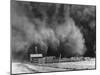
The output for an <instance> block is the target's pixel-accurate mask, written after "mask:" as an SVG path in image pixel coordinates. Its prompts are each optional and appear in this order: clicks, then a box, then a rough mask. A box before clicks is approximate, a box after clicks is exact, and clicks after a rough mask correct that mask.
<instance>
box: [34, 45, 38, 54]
mask: <svg viewBox="0 0 100 75" xmlns="http://www.w3.org/2000/svg"><path fill="white" fill-rule="evenodd" d="M35 52H36V54H38V51H37V46H35Z"/></svg>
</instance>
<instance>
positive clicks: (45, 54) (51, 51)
mask: <svg viewBox="0 0 100 75" xmlns="http://www.w3.org/2000/svg"><path fill="white" fill-rule="evenodd" d="M10 9H11V10H10V15H11V16H10V20H11V23H10V27H11V31H10V33H11V35H10V36H11V39H10V40H11V50H10V52H11V62H10V63H11V66H10V67H11V74H35V73H50V72H68V71H80V70H96V6H95V5H81V4H69V3H68V4H67V3H52V2H36V1H19V0H18V1H17V0H10Z"/></svg>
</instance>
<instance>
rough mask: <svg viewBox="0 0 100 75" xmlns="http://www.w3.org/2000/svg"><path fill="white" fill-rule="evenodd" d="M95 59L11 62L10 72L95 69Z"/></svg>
mask: <svg viewBox="0 0 100 75" xmlns="http://www.w3.org/2000/svg"><path fill="white" fill-rule="evenodd" d="M95 64H96V63H95V59H94V58H92V59H90V60H84V61H76V62H60V63H49V64H37V65H36V64H32V63H25V62H24V63H21V62H13V63H12V74H17V73H39V72H54V71H56V72H57V71H68V70H81V69H84V70H85V69H86V70H87V69H95Z"/></svg>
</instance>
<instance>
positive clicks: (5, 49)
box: [0, 0, 100, 75]
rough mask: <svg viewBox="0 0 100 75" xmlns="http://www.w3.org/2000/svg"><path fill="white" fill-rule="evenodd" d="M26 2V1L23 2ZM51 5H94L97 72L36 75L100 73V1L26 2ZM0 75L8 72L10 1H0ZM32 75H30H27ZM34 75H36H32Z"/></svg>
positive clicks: (44, 74)
mask: <svg viewBox="0 0 100 75" xmlns="http://www.w3.org/2000/svg"><path fill="white" fill-rule="evenodd" d="M24 1H26V0H24ZM28 1H39V2H53V3H70V4H84V5H96V7H97V24H96V28H97V39H96V40H97V41H96V42H97V43H96V44H97V45H96V46H97V48H96V50H97V70H85V71H69V72H53V73H41V74H37V75H66V74H69V75H75V74H76V75H80V74H81V75H84V74H86V75H89V74H90V75H98V74H99V73H100V46H99V45H100V43H99V42H100V33H99V32H100V0H28ZM0 51H1V52H0V75H9V71H10V0H0ZM28 75H32V74H28ZM34 75H36V74H34Z"/></svg>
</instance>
